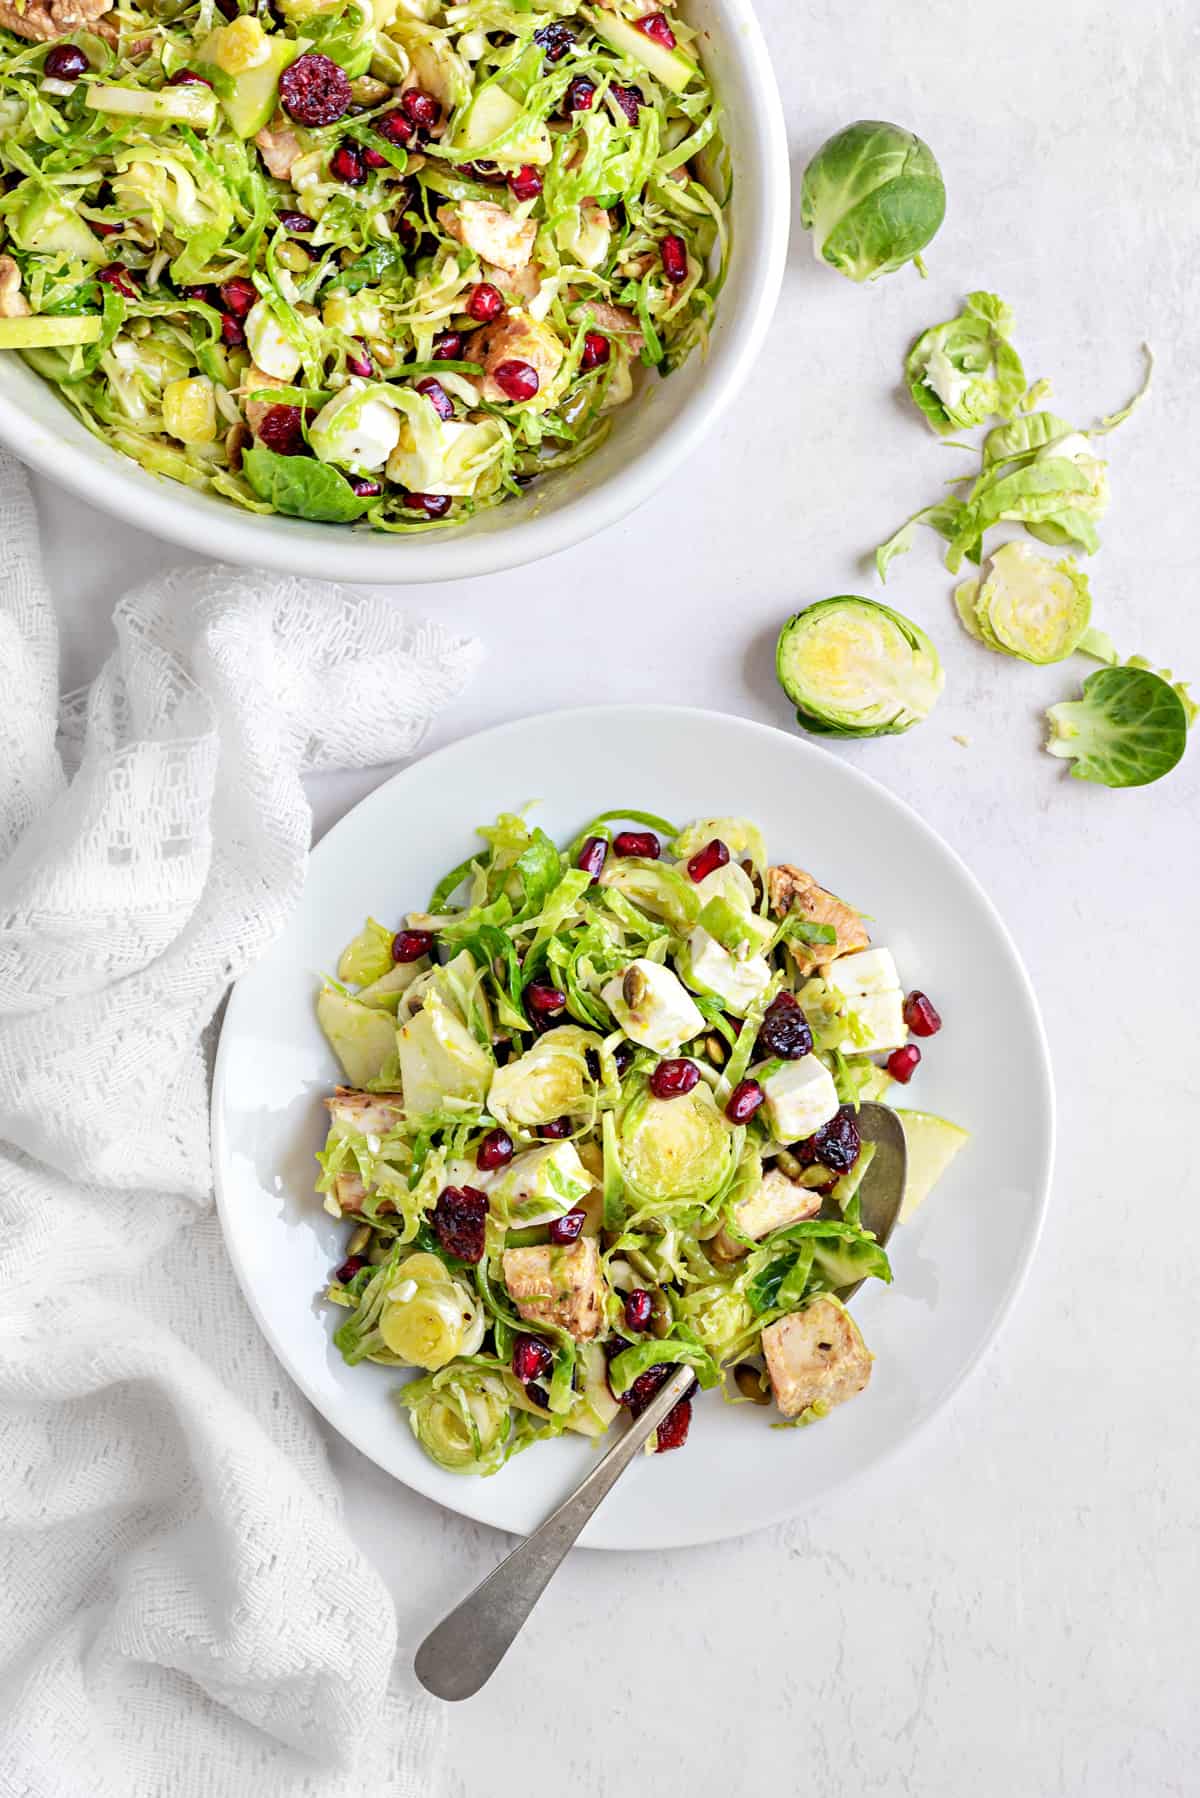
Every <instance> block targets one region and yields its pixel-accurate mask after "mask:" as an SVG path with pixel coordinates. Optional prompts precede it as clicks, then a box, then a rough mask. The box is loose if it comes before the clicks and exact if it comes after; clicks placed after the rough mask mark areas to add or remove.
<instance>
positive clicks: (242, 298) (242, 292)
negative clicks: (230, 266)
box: [217, 275, 258, 318]
mask: <svg viewBox="0 0 1200 1798" xmlns="http://www.w3.org/2000/svg"><path fill="white" fill-rule="evenodd" d="M217 291H218V292H219V293H220V295H221V304H222V305H223V306H224V308H225V310H226V312H232V313H233V316H234V318H245V316H246V314H247V313H248V312H249V310H250V308H251V306H253V305H254V302H255V301H256V300H257V299H258V289H257V287H255V285H254V283H253V281H247V280H245V279H244V278H243V277H242V276H241V275H236V276H235V277H234V279H233V280H232V281H222V283H221V285H220V287H219V288H218V290H217Z"/></svg>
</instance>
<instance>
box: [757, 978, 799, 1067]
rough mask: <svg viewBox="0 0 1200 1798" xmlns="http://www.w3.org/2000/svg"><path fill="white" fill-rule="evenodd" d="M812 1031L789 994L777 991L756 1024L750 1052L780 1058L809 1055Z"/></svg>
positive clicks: (794, 1058)
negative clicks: (761, 1019)
mask: <svg viewBox="0 0 1200 1798" xmlns="http://www.w3.org/2000/svg"><path fill="white" fill-rule="evenodd" d="M812 1046H813V1036H812V1031H811V1030H810V1029H809V1024H808V1019H807V1018H806V1017H805V1015H804V1013H803V1012H802V1011H801V1009H800V1007H799V1005H798V1004H797V1003H796V1000H795V998H794V996H793V995H792V994H791V993H787V992H784V993H778V994H776V996H775V998H774V999H772V1001H771V1003H770V1004H769V1005H768V1006H767V1009H766V1013H765V1015H764V1017H763V1021H762V1023H761V1025H760V1026H759V1031H758V1041H757V1043H756V1044H755V1045H754V1053H755V1055H756V1056H758V1057H759V1058H760V1059H762V1058H766V1057H776V1058H778V1060H780V1061H799V1060H800V1058H801V1056H803V1055H811V1054H812Z"/></svg>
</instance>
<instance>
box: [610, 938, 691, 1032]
mask: <svg viewBox="0 0 1200 1798" xmlns="http://www.w3.org/2000/svg"><path fill="white" fill-rule="evenodd" d="M600 997H601V998H602V999H603V1000H604V1003H605V1004H606V1005H607V1006H608V1009H609V1010H610V1011H611V1012H612V1014H613V1016H614V1018H616V1020H617V1023H618V1024H619V1025H620V1026H621V1029H622V1030H623V1031H624V1032H625V1034H626V1036H627V1037H629V1038H630V1040H631V1041H632V1042H635V1043H640V1044H641V1046H642V1048H644V1049H653V1051H654V1053H655V1054H656V1055H674V1054H675V1052H676V1050H677V1049H679V1048H681V1047H682V1046H683V1044H684V1043H686V1042H690V1041H691V1039H692V1038H693V1037H694V1036H699V1034H700V1032H701V1031H702V1030H703V1029H704V1013H703V1012H702V1011H701V1010H700V1007H699V1006H698V1005H697V1004H696V1001H695V1000H694V999H693V998H692V995H691V994H690V993H689V992H688V990H687V988H686V987H685V986H684V984H683V982H682V981H681V980H680V978H679V976H678V975H677V974H674V973H672V971H671V969H670V968H664V967H662V966H661V965H660V964H659V963H658V962H656V961H647V960H646V959H645V958H644V957H639V958H638V960H637V961H634V962H631V963H630V964H629V966H628V967H627V968H626V969H625V972H624V973H623V974H618V975H616V976H615V977H614V978H613V979H612V980H610V981H609V983H608V985H607V986H606V987H605V988H604V989H603V991H602V992H601V994H600Z"/></svg>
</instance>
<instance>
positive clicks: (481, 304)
mask: <svg viewBox="0 0 1200 1798" xmlns="http://www.w3.org/2000/svg"><path fill="white" fill-rule="evenodd" d="M467 311H468V312H469V313H470V314H471V317H472V318H474V319H477V320H478V321H479V323H480V324H481V325H488V324H490V323H491V322H492V320H493V319H494V318H499V316H500V314H501V313H502V312H503V311H504V296H503V294H502V293H501V292H500V289H499V288H498V287H493V286H492V284H491V282H490V281H480V283H479V284H478V286H477V287H473V288H472V289H471V291H470V293H469V294H468V295H467Z"/></svg>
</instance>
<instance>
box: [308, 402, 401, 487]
mask: <svg viewBox="0 0 1200 1798" xmlns="http://www.w3.org/2000/svg"><path fill="white" fill-rule="evenodd" d="M309 438H310V440H311V442H312V446H313V449H314V450H315V451H316V453H317V455H318V456H319V457H320V459H321V461H322V462H339V463H341V464H343V466H345V467H346V468H362V469H376V468H382V467H383V465H384V463H385V462H386V461H387V459H388V457H389V456H390V455H391V453H392V451H393V450H394V449H395V447H396V445H397V443H398V442H399V440H400V420H399V417H398V416H397V413H396V408H395V407H394V406H391V405H389V404H388V402H387V400H385V399H380V398H378V397H377V396H376V395H375V394H372V393H371V392H369V391H368V390H367V389H366V388H365V387H364V384H363V383H362V382H361V381H359V380H352V381H350V382H349V383H348V385H347V386H345V387H343V388H342V391H341V392H340V393H335V394H334V396H333V398H332V399H331V400H326V402H325V404H324V405H323V406H322V407H321V410H320V411H319V412H318V413H317V416H316V417H315V418H314V419H313V421H312V424H311V426H310V427H309Z"/></svg>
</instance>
